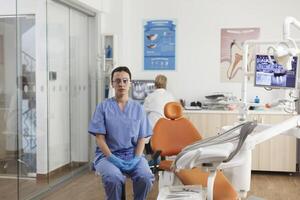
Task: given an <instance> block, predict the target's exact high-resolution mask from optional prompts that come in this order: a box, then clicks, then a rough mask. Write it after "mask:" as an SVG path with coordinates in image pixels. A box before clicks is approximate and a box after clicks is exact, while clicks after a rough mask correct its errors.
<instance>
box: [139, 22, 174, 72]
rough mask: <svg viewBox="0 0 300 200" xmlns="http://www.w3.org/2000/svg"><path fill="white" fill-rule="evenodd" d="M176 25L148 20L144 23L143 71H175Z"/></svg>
mask: <svg viewBox="0 0 300 200" xmlns="http://www.w3.org/2000/svg"><path fill="white" fill-rule="evenodd" d="M175 39H176V23H175V21H174V20H150V21H145V23H144V70H175V63H176V62H175Z"/></svg>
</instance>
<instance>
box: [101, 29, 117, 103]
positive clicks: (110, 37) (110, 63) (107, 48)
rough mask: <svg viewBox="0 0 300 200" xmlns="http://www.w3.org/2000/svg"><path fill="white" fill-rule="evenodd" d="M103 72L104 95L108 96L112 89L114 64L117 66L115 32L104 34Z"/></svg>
mask: <svg viewBox="0 0 300 200" xmlns="http://www.w3.org/2000/svg"><path fill="white" fill-rule="evenodd" d="M103 54H104V56H103V57H104V64H103V74H104V84H103V85H104V97H105V98H108V96H109V90H110V87H111V86H110V74H111V71H112V69H113V68H114V66H116V63H117V62H116V58H117V56H116V55H117V52H116V36H115V35H114V34H104V35H103Z"/></svg>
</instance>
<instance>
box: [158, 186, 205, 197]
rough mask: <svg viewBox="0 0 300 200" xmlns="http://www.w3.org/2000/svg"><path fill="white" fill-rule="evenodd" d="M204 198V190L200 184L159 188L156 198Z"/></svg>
mask: <svg viewBox="0 0 300 200" xmlns="http://www.w3.org/2000/svg"><path fill="white" fill-rule="evenodd" d="M171 199H172V200H195V199H197V200H204V199H206V194H205V190H203V188H202V186H201V185H177V186H167V187H163V188H161V189H160V192H159V195H158V197H157V200H171Z"/></svg>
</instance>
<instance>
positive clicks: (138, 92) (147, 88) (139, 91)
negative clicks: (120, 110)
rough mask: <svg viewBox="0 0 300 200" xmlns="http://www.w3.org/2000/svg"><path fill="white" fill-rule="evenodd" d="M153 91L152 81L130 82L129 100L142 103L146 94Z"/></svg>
mask: <svg viewBox="0 0 300 200" xmlns="http://www.w3.org/2000/svg"><path fill="white" fill-rule="evenodd" d="M154 90H155V84H154V80H132V81H131V98H132V99H133V100H137V101H140V102H141V103H143V102H144V100H145V98H146V97H147V96H148V94H150V93H152V92H153V91H154Z"/></svg>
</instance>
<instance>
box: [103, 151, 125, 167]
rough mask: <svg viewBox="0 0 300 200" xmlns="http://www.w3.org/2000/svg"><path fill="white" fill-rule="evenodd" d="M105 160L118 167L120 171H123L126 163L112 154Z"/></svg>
mask: <svg viewBox="0 0 300 200" xmlns="http://www.w3.org/2000/svg"><path fill="white" fill-rule="evenodd" d="M107 160H108V161H109V162H111V163H112V164H114V165H115V166H116V167H118V168H119V169H120V170H121V171H123V169H124V167H125V164H126V162H125V161H124V160H122V159H121V158H118V157H117V156H115V155H114V154H111V155H110V156H108V157H107Z"/></svg>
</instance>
